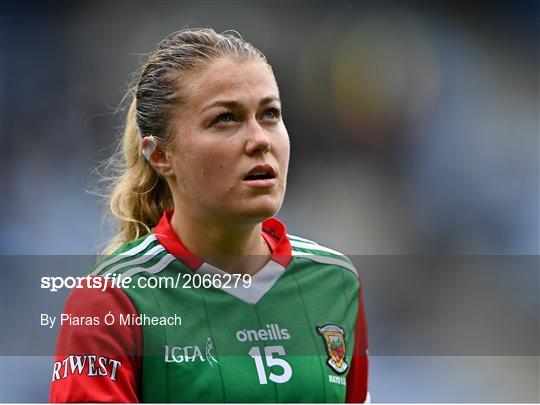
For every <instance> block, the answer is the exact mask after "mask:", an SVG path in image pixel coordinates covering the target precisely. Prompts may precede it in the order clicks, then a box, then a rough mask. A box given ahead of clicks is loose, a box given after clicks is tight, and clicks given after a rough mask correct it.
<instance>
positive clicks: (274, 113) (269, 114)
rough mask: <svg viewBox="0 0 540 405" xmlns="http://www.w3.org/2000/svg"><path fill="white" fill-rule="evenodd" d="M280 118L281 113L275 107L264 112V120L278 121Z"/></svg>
mask: <svg viewBox="0 0 540 405" xmlns="http://www.w3.org/2000/svg"><path fill="white" fill-rule="evenodd" d="M280 116H281V111H279V109H277V108H275V107H271V108H268V109H266V110H265V111H264V118H270V119H278V118H279V117H280Z"/></svg>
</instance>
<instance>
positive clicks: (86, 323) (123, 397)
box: [49, 287, 142, 403]
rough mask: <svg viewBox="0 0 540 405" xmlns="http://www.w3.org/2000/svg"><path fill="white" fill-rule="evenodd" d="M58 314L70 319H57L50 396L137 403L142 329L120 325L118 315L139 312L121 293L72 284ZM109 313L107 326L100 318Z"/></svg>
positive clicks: (53, 400) (54, 400)
mask: <svg viewBox="0 0 540 405" xmlns="http://www.w3.org/2000/svg"><path fill="white" fill-rule="evenodd" d="M63 313H64V314H66V315H69V316H70V318H69V321H66V320H64V322H62V324H61V323H60V315H59V316H58V319H57V320H56V322H58V325H60V335H59V337H58V342H57V347H56V355H55V362H54V365H53V372H52V379H51V391H50V397H49V401H50V402H51V403H58V402H124V403H125V402H132V403H133V402H139V398H138V394H139V392H138V387H139V381H140V370H141V356H140V355H141V352H142V330H141V327H140V326H122V325H120V322H119V318H120V314H123V315H124V316H125V315H126V314H135V315H136V314H138V313H137V310H136V309H135V307H134V306H133V304H132V303H131V301H130V300H129V298H128V297H127V296H126V294H125V293H124V292H123V291H122V290H121V289H119V288H107V289H106V290H105V291H101V290H99V289H95V288H88V287H84V288H74V289H73V290H72V291H71V293H70V295H69V297H68V300H67V302H66V306H65V309H64V312H63ZM108 313H111V314H112V315H114V319H115V322H114V324H113V325H110V326H109V325H107V324H106V323H105V322H104V318H105V315H107V314H108ZM108 319H109V320H110V319H112V318H111V317H109V318H108ZM96 320H97V321H98V323H99V324H96Z"/></svg>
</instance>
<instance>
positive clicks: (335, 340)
mask: <svg viewBox="0 0 540 405" xmlns="http://www.w3.org/2000/svg"><path fill="white" fill-rule="evenodd" d="M315 330H316V331H317V333H318V334H319V335H320V336H321V337H322V339H323V341H324V348H325V349H326V354H327V355H328V359H327V360H326V364H328V366H329V367H330V368H331V369H332V370H334V371H335V372H336V373H338V374H343V373H344V372H345V371H347V368H348V367H349V365H348V364H347V362H346V361H345V354H346V352H345V331H344V330H343V328H340V327H339V326H336V325H324V326H321V327H319V326H316V327H315Z"/></svg>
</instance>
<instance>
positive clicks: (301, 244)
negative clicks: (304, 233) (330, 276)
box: [287, 234, 358, 278]
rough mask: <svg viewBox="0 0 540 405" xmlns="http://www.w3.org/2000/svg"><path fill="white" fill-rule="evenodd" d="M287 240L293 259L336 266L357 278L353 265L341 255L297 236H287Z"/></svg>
mask: <svg viewBox="0 0 540 405" xmlns="http://www.w3.org/2000/svg"><path fill="white" fill-rule="evenodd" d="M287 238H288V239H289V241H290V243H291V254H292V256H293V257H294V258H296V259H300V260H302V259H304V260H310V261H312V262H315V263H318V264H321V265H333V266H337V267H338V268H341V269H346V270H348V271H349V273H351V274H353V275H354V276H355V277H356V278H358V271H357V269H356V267H355V265H354V263H353V262H352V260H351V259H349V258H348V257H347V256H346V255H344V254H343V253H341V252H339V251H337V250H335V249H332V248H329V247H326V246H323V245H321V244H320V243H317V242H314V241H312V240H310V239H306V238H302V237H299V236H295V235H290V234H287Z"/></svg>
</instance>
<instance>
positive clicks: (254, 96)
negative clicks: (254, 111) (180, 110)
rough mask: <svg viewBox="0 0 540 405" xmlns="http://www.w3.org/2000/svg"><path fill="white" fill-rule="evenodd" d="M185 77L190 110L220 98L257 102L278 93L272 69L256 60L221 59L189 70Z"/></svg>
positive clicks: (185, 94)
mask: <svg viewBox="0 0 540 405" xmlns="http://www.w3.org/2000/svg"><path fill="white" fill-rule="evenodd" d="M184 79H185V81H184V83H185V85H186V86H185V88H184V91H185V93H184V96H185V97H186V98H187V101H188V102H187V106H188V109H189V110H193V109H201V108H204V107H205V105H208V104H210V103H212V102H213V101H217V100H236V101H239V102H241V103H250V102H254V103H257V104H258V102H259V100H260V99H262V98H266V97H269V96H275V97H278V96H279V90H278V87H277V83H276V80H275V78H274V74H273V73H272V70H271V69H270V67H269V66H268V65H267V64H266V63H265V62H263V61H260V60H256V59H248V60H237V59H229V58H227V59H220V60H217V61H214V62H211V63H210V64H208V65H205V66H204V67H201V68H198V69H195V70H193V71H191V72H189V73H188V74H187V75H186V76H185V77H184Z"/></svg>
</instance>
